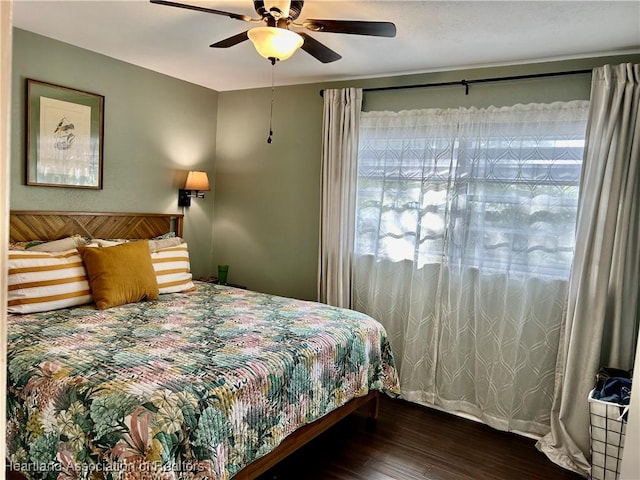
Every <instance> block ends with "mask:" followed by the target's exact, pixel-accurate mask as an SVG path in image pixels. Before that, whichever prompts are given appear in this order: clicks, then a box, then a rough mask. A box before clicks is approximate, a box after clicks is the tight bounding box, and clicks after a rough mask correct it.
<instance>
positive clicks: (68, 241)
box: [27, 236, 87, 252]
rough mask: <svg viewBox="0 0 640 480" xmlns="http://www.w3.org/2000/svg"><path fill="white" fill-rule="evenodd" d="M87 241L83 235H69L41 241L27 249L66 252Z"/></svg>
mask: <svg viewBox="0 0 640 480" xmlns="http://www.w3.org/2000/svg"><path fill="white" fill-rule="evenodd" d="M86 243H87V242H86V241H85V239H84V238H82V237H77V236H76V237H67V238H61V239H60V240H53V241H51V242H45V243H40V244H38V245H34V246H33V247H28V248H27V250H29V251H31V252H66V251H67V250H71V249H72V248H76V247H82V246H84V245H86Z"/></svg>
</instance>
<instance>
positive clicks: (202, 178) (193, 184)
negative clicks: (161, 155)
mask: <svg viewBox="0 0 640 480" xmlns="http://www.w3.org/2000/svg"><path fill="white" fill-rule="evenodd" d="M184 189H185V190H199V191H201V192H208V191H209V190H210V188H209V177H208V176H207V172H197V171H191V172H189V174H188V175H187V181H186V182H185V183H184Z"/></svg>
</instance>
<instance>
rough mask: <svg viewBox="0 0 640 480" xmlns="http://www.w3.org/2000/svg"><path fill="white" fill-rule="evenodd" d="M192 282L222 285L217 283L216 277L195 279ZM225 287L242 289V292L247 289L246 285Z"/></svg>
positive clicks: (230, 284) (232, 284)
mask: <svg viewBox="0 0 640 480" xmlns="http://www.w3.org/2000/svg"><path fill="white" fill-rule="evenodd" d="M194 280H198V281H199V282H207V283H215V284H217V285H222V284H221V283H219V282H218V277H211V276H207V277H195V278H194ZM225 285H227V286H228V287H234V288H242V289H244V290H246V289H247V287H246V285H238V284H237V283H226V284H225Z"/></svg>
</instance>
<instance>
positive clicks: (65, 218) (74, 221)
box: [9, 210, 184, 242]
mask: <svg viewBox="0 0 640 480" xmlns="http://www.w3.org/2000/svg"><path fill="white" fill-rule="evenodd" d="M183 217H184V215H182V214H181V213H97V212H47V211H25V210H12V211H11V212H10V213H9V241H10V242H28V241H30V240H47V241H49V240H58V239H60V238H64V237H69V236H71V235H81V236H83V237H91V238H153V237H157V236H159V235H163V234H165V233H168V232H175V233H176V235H178V236H179V237H181V236H182V223H183Z"/></svg>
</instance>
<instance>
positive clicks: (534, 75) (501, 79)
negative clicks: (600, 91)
mask: <svg viewBox="0 0 640 480" xmlns="http://www.w3.org/2000/svg"><path fill="white" fill-rule="evenodd" d="M592 72H593V70H591V69H589V70H570V71H566V72H547V73H532V74H529V75H512V76H509V77H493V78H477V79H475V80H458V81H453V82H438V83H422V84H417V85H393V86H390V87H372V88H363V89H362V91H363V92H379V91H383V90H404V89H410V88H429V87H447V86H452V85H462V86H463V87H464V88H465V91H464V93H465V95H469V86H470V85H472V84H474V83H491V82H507V81H511V80H526V79H530V78H546V77H561V76H565V75H581V74H585V73H592ZM320 96H321V97H322V96H324V89H322V90H320Z"/></svg>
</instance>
